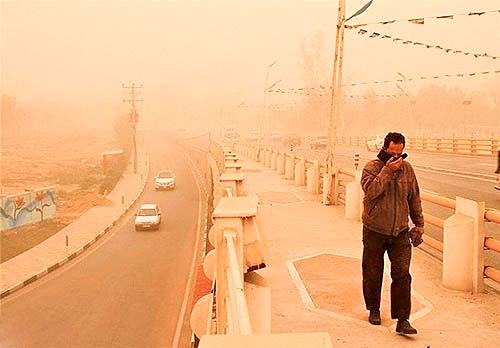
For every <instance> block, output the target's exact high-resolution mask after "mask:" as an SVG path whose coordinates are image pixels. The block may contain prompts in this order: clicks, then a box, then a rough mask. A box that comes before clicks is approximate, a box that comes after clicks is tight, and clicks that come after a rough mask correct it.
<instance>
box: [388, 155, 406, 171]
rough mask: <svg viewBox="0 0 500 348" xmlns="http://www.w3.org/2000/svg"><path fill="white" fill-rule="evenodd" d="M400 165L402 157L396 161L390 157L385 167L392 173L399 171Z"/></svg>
mask: <svg viewBox="0 0 500 348" xmlns="http://www.w3.org/2000/svg"><path fill="white" fill-rule="evenodd" d="M402 164H403V157H399V158H398V159H396V158H394V157H391V158H390V159H389V160H388V161H387V162H386V164H385V165H386V166H388V167H389V169H390V170H392V171H393V172H395V171H396V170H398V169H399V167H401V165H402Z"/></svg>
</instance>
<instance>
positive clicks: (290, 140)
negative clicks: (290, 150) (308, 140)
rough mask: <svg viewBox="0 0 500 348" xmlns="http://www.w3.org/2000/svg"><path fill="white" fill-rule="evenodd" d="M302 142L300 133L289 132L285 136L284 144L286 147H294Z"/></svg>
mask: <svg viewBox="0 0 500 348" xmlns="http://www.w3.org/2000/svg"><path fill="white" fill-rule="evenodd" d="M300 143H301V141H300V135H298V134H293V133H292V134H287V135H285V136H284V137H283V146H286V147H293V146H299V145H300Z"/></svg>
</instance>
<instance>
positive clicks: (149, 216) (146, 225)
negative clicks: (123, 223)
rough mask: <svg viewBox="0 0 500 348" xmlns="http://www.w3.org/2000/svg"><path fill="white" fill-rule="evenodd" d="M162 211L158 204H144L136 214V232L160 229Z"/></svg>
mask: <svg viewBox="0 0 500 348" xmlns="http://www.w3.org/2000/svg"><path fill="white" fill-rule="evenodd" d="M160 223H161V211H160V207H158V204H143V205H141V207H140V208H139V211H138V212H137V214H135V230H136V231H138V230H149V229H155V230H157V229H159V228H160Z"/></svg>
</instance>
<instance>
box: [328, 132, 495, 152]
mask: <svg viewBox="0 0 500 348" xmlns="http://www.w3.org/2000/svg"><path fill="white" fill-rule="evenodd" d="M351 138H355V139H356V141H353V140H351V139H349V140H345V139H342V140H340V139H339V140H338V141H337V143H338V144H343V145H354V146H366V147H367V149H368V150H369V151H377V150H378V149H377V148H376V146H370V145H368V143H367V141H365V142H364V143H362V144H361V143H360V141H359V139H360V138H359V137H351ZM365 139H366V138H365ZM406 148H407V149H409V150H415V151H430V152H445V153H454V154H464V155H474V156H496V155H497V152H498V151H500V139H493V138H490V139H484V138H483V139H481V138H424V137H420V138H419V137H406Z"/></svg>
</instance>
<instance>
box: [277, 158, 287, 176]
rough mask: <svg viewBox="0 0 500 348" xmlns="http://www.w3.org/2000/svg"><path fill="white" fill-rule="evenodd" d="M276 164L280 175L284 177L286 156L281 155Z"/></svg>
mask: <svg viewBox="0 0 500 348" xmlns="http://www.w3.org/2000/svg"><path fill="white" fill-rule="evenodd" d="M276 163H277V164H276V168H277V169H278V174H281V175H284V174H285V155H284V154H279V155H278V159H277V161H276Z"/></svg>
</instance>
